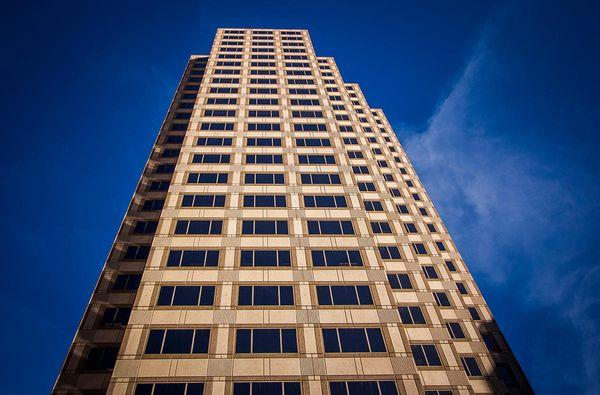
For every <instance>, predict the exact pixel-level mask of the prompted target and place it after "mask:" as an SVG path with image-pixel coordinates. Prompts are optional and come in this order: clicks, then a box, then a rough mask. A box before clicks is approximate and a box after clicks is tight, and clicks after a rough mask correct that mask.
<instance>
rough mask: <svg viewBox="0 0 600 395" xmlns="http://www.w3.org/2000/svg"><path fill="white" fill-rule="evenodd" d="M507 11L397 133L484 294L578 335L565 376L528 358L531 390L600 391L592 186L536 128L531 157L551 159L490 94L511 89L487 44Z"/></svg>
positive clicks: (589, 175)
mask: <svg viewBox="0 0 600 395" xmlns="http://www.w3.org/2000/svg"><path fill="white" fill-rule="evenodd" d="M514 11H515V10H514V9H513V10H508V11H507V12H505V13H504V14H503V15H502V16H501V17H500V18H498V19H496V20H495V21H494V23H493V24H491V25H490V26H488V29H487V30H486V31H485V33H484V34H483V37H482V38H481V40H480V41H479V43H478V45H477V47H476V50H475V51H474V54H473V56H472V57H471V59H470V61H469V62H468V64H467V66H466V67H465V69H464V71H463V73H462V74H461V76H460V78H459V79H458V80H457V82H456V83H455V85H454V87H453V89H452V90H451V91H450V93H449V94H448V95H447V97H446V98H445V99H444V100H443V101H441V102H440V104H439V106H438V108H437V109H436V111H435V113H434V114H433V115H432V117H431V118H430V120H429V122H428V126H427V128H426V130H425V131H422V132H417V131H414V130H410V129H408V130H407V128H405V127H404V128H403V127H400V128H397V129H398V130H400V133H399V135H400V136H401V138H402V137H403V136H405V138H403V143H404V146H405V148H406V150H407V152H408V154H409V156H410V157H411V159H412V161H413V163H414V165H415V167H416V169H417V171H418V173H419V175H420V176H421V177H422V180H423V182H424V183H425V184H426V186H427V187H428V192H429V193H430V194H431V196H432V199H433V201H434V202H435V203H436V206H437V208H438V210H439V211H440V213H441V214H442V216H443V217H444V219H445V220H446V223H447V225H448V227H449V228H450V231H451V233H452V234H453V236H454V238H455V241H456V242H457V244H458V247H459V249H460V250H461V252H462V253H463V256H464V258H465V260H466V261H467V264H468V265H469V267H470V268H471V270H472V271H473V272H474V274H475V276H476V279H477V280H478V282H479V283H480V285H482V288H484V291H486V292H485V293H486V294H488V293H489V294H494V295H496V294H498V295H501V294H506V293H512V294H513V297H515V296H514V295H518V296H517V297H515V298H516V299H518V300H519V301H520V303H522V305H521V306H514V309H516V310H520V312H519V313H518V314H522V315H527V314H529V312H530V311H533V310H536V309H546V310H551V311H553V314H554V318H555V319H556V320H557V323H548V324H549V325H550V324H552V325H561V326H565V327H567V328H569V331H572V333H573V334H574V335H575V336H577V342H578V343H579V344H578V345H579V347H580V351H581V352H580V355H579V356H578V357H577V356H576V357H575V360H576V361H577V363H578V365H579V366H575V367H572V369H570V370H569V369H566V370H565V371H563V373H562V374H563V375H564V377H562V378H560V377H557V376H555V375H556V374H557V372H553V371H549V368H548V367H547V365H546V363H545V361H543V360H538V361H537V362H536V361H533V362H534V365H533V366H531V367H529V369H526V371H527V373H528V374H529V375H530V380H532V381H533V385H534V386H536V385H539V388H537V389H538V391H539V390H549V389H550V388H551V386H550V385H548V384H544V383H542V380H543V379H542V378H543V377H545V378H546V379H545V380H547V377H557V378H556V379H555V380H558V381H563V383H568V385H575V386H577V387H578V388H579V389H580V390H581V392H584V393H588V394H592V393H600V380H599V377H600V368H599V365H598V357H597V356H596V355H595V354H594V351H593V350H598V349H600V343H599V341H598V337H597V336H596V333H598V331H599V330H600V325H599V320H598V315H597V313H596V314H594V311H597V310H598V305H599V303H600V300H599V298H598V296H597V291H596V290H597V289H598V286H600V264H599V263H598V261H597V259H596V258H595V256H594V254H593V253H592V247H593V245H594V244H596V242H597V241H598V240H597V236H596V232H595V228H596V225H595V221H594V220H595V219H597V217H598V204H597V202H596V201H595V199H596V196H598V195H599V192H600V191H599V190H598V189H599V188H598V185H599V183H598V181H599V180H598V176H596V175H594V174H593V172H591V171H589V170H588V169H586V168H585V167H583V166H578V165H577V164H576V163H575V164H569V165H566V164H564V163H562V162H561V161H559V160H558V159H555V158H553V157H551V156H552V152H551V149H552V148H551V147H548V146H545V145H544V144H545V143H544V137H543V136H544V131H543V130H533V132H535V133H534V135H536V136H537V139H538V141H536V144H537V150H542V151H541V152H543V151H544V150H546V151H548V153H549V154H550V155H549V156H547V157H546V158H544V157H543V156H541V155H537V153H536V152H534V151H532V150H531V147H530V150H529V151H528V150H527V147H525V148H524V147H523V146H521V145H520V144H519V142H520V140H519V135H520V128H522V127H529V128H531V127H532V126H531V124H528V125H526V126H522V125H521V124H520V122H519V121H520V120H519V117H518V116H515V117H514V119H511V117H510V114H511V111H510V110H511V109H510V106H511V103H507V102H503V101H502V97H500V98H499V97H497V96H498V95H497V94H496V92H497V91H496V90H495V89H493V88H494V87H500V86H502V87H503V88H504V87H505V86H506V84H507V83H510V76H507V75H504V71H505V70H504V69H503V68H502V65H503V62H504V60H503V59H502V58H501V56H502V55H498V54H497V53H496V49H495V39H496V37H497V34H499V31H501V29H502V24H503V22H504V21H505V20H506V18H507V17H510V13H511V12H514ZM509 70H510V69H509ZM512 89H518V87H513V88H512ZM499 90H501V89H499ZM507 115H508V117H507ZM529 135H531V133H529ZM536 144H534V145H533V147H536ZM492 307H493V306H492ZM516 317H517V315H515V319H517V318H516ZM501 324H503V323H502V322H501ZM540 325H541V328H531V329H530V331H531V333H530V335H531V336H541V337H542V338H543V337H544V336H545V334H544V331H545V329H544V325H545V323H540ZM525 337H526V336H525ZM548 337H550V336H548ZM560 341H561V340H560V339H550V338H548V339H544V341H543V342H536V343H533V344H532V345H530V347H535V345H534V344H538V345H540V344H541V345H543V346H544V347H549V346H550V345H551V346H552V347H557V346H555V345H554V344H552V343H554V342H560ZM558 347H560V345H559V346H558ZM562 347H565V346H564V345H563V346H562ZM515 351H518V350H515ZM538 351H539V352H538ZM541 351H542V350H535V349H533V350H532V349H529V350H523V352H528V353H532V355H533V358H532V359H534V358H535V356H536V355H537V356H538V358H539V357H540V356H542V355H545V353H543V352H541ZM556 351H557V355H560V353H561V352H564V351H567V352H568V351H572V352H577V351H576V350H561V349H560V348H557V350H556ZM578 372H579V374H577V373H578ZM553 375H554V376H553ZM565 385H567V384H565ZM559 388H560V385H558V386H556V388H555V390H557V391H560V390H559ZM557 393H558V392H557Z"/></svg>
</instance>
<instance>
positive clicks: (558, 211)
mask: <svg viewBox="0 0 600 395" xmlns="http://www.w3.org/2000/svg"><path fill="white" fill-rule="evenodd" d="M13 3H22V4H19V5H16V4H13V5H12V6H10V5H7V4H5V5H3V10H2V14H3V15H2V16H0V18H2V20H1V21H0V22H1V24H0V29H2V38H1V40H2V55H3V56H2V58H3V59H4V60H3V61H2V62H0V68H1V69H0V72H1V73H0V75H1V76H2V93H1V96H0V97H1V103H0V109H1V111H2V143H3V144H2V146H3V149H4V154H3V158H4V159H3V165H2V177H0V185H1V187H2V192H3V193H2V196H1V199H2V200H1V201H2V204H3V207H4V208H5V209H4V213H3V217H2V231H3V235H2V238H1V243H2V246H1V247H2V251H3V257H4V261H3V263H2V266H1V268H2V272H3V273H2V276H0V317H2V321H3V325H2V332H3V333H2V336H0V347H1V349H2V354H3V358H2V360H3V362H4V363H3V369H2V370H0V382H2V392H3V393H6V394H22V393H32V394H33V393H47V392H48V391H49V389H50V388H51V385H52V384H53V381H54V379H55V377H56V374H57V372H58V370H59V367H60V365H61V363H62V360H63V358H64V355H65V352H66V350H67V347H68V345H69V343H70V341H71V339H72V336H73V334H74V332H75V329H76V326H77V324H78V322H79V319H80V318H81V314H82V312H83V310H84V307H85V304H86V303H87V301H88V298H89V295H90V293H91V291H92V289H93V286H94V284H95V282H96V279H97V277H98V274H99V271H100V268H101V267H102V265H103V261H104V259H105V257H106V255H107V253H108V251H109V248H110V246H111V242H112V240H113V238H114V235H115V233H116V231H117V229H118V226H119V223H120V221H121V218H122V216H123V214H124V212H125V210H126V207H127V205H128V202H129V199H130V197H131V195H132V193H133V189H134V186H135V183H136V181H137V179H138V177H139V175H140V172H141V170H142V168H143V165H144V163H145V161H146V158H147V155H148V153H149V150H150V148H151V144H152V142H153V140H154V137H155V135H156V133H157V130H158V128H159V127H160V124H161V121H162V118H163V117H164V114H165V111H166V109H167V107H168V104H169V102H170V100H171V96H172V94H173V91H174V89H175V86H176V84H177V82H178V79H179V77H180V74H181V72H182V70H183V67H184V65H185V63H186V60H187V58H188V56H189V55H190V54H192V53H198V54H202V53H207V51H208V50H209V48H210V44H211V42H212V38H213V35H214V32H215V29H216V28H217V27H227V26H229V27H243V26H244V27H271V28H276V27H282V28H307V29H309V30H310V33H311V36H312V39H313V42H314V44H315V47H316V50H317V53H318V54H320V55H328V56H334V57H335V58H336V61H337V63H338V65H339V66H340V68H341V71H342V73H343V75H344V78H345V80H346V81H354V82H358V83H360V84H361V86H362V88H363V90H364V92H365V94H366V96H367V99H368V100H369V101H370V104H371V105H372V106H373V107H381V108H383V109H384V111H385V112H386V114H387V116H388V118H389V119H390V121H391V122H392V124H393V125H394V127H395V128H396V131H397V133H398V134H399V137H400V140H401V142H402V143H403V144H404V145H405V147H406V149H407V151H408V153H409V155H410V156H411V157H412V159H413V162H414V165H415V166H416V168H417V170H418V172H419V174H420V176H421V178H422V180H423V181H424V182H425V184H426V186H427V188H428V191H429V193H430V195H431V196H432V198H433V199H434V202H435V203H436V205H437V207H438V209H439V210H440V212H441V214H442V216H443V217H444V219H445V221H446V223H447V226H448V227H449V229H450V231H451V233H452V235H453V236H454V238H455V241H456V242H457V244H458V247H459V249H460V250H461V252H462V254H463V256H464V258H465V259H466V261H467V263H468V265H469V266H470V268H471V270H472V272H473V274H474V276H475V278H476V280H477V282H478V284H479V286H480V288H481V289H482V291H483V293H484V295H485V296H486V298H487V300H488V302H489V304H490V305H491V307H492V310H493V312H494V313H495V315H496V318H497V320H498V321H499V323H500V326H501V327H502V328H503V330H504V333H505V335H506V337H507V338H508V340H509V342H510V344H511V346H512V348H513V350H514V352H515V354H516V355H517V357H518V358H519V360H520V362H521V364H522V366H523V368H524V369H525V371H526V373H527V375H528V376H529V379H530V381H531V383H532V385H533V386H534V388H535V389H536V391H538V392H539V393H547V394H565V393H588V394H592V393H600V367H599V366H600V365H599V363H600V360H599V359H600V358H599V357H598V350H600V344H599V341H598V332H599V331H600V317H599V311H600V306H599V294H600V291H599V288H600V264H599V260H598V253H597V246H598V244H599V242H600V240H599V236H598V234H599V231H600V226H599V225H598V223H599V220H600V218H599V217H600V215H599V204H598V199H599V198H598V196H599V192H600V191H599V176H598V174H600V165H599V161H598V158H597V156H598V153H597V151H598V149H599V148H600V144H599V140H600V137H599V135H598V131H599V130H598V129H599V126H600V109H599V104H598V103H600V100H599V99H600V93H599V88H600V81H599V78H600V77H599V75H600V73H599V70H600V54H599V53H600V51H599V49H598V48H600V42H599V41H600V18H599V10H598V5H597V4H593V2H588V3H585V2H578V1H568V2H563V4H562V5H560V4H558V3H552V2H549V1H540V2H530V1H525V2H512V3H507V2H497V3H494V2H491V1H490V2H487V1H472V2H461V1H458V2H457V1H453V2H449V1H439V2H413V1H410V2H408V1H407V2H404V1H390V2H389V3H387V2H377V1H370V2H356V3H354V2H329V1H325V0H319V1H315V2H312V1H296V2H290V4H289V5H286V4H282V3H283V2H272V3H270V2H261V1H252V2H250V1H243V2H239V4H236V3H237V2H236V1H233V0H230V1H226V2H221V1H211V2H208V1H207V2H165V1H143V2H142V1H139V2H127V1H119V2H112V1H103V2H93V3H92V2H89V3H87V2H68V3H67V2H60V1H54V2H13ZM336 3H337V4H336ZM416 3H426V4H419V5H416Z"/></svg>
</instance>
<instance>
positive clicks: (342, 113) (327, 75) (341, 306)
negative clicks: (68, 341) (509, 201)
mask: <svg viewBox="0 0 600 395" xmlns="http://www.w3.org/2000/svg"><path fill="white" fill-rule="evenodd" d="M531 392H532V391H531V388H530V387H529V384H528V383H527V379H526V378H525V376H524V375H523V373H522V371H521V369H520V368H519V365H518V363H517V361H516V360H515V358H514V356H513V355H512V353H511V351H510V349H509V347H508V345H507V343H506V342H505V341H504V339H503V337H502V334H501V333H500V331H499V329H498V326H497V325H496V323H495V321H494V320H493V317H492V314H491V312H490V310H489V308H488V306H487V304H486V302H485V300H484V298H483V297H482V295H481V293H480V291H479V289H478V288H477V286H476V284H475V282H474V281H473V278H472V277H471V275H470V274H469V271H468V269H467V267H466V265H465V263H464V261H463V260H462V259H461V256H460V254H459V253H458V251H457V250H456V247H455V246H454V244H453V242H452V239H451V237H450V235H449V234H448V233H447V231H446V228H445V227H444V224H443V223H442V221H441V219H440V217H439V215H438V213H437V211H436V210H435V208H434V206H433V204H432V202H431V200H430V199H429V197H428V196H427V193H426V191H425V189H424V188H423V185H422V184H421V182H420V181H419V179H418V177H417V175H416V173H415V170H414V168H413V167H412V165H411V163H410V160H409V158H408V157H407V155H406V153H405V152H404V150H403V148H402V146H401V145H400V143H399V141H398V139H397V137H396V135H395V133H394V132H393V130H392V128H391V126H390V124H389V123H388V121H387V119H386V117H385V115H384V114H383V112H382V111H381V110H380V109H373V108H370V107H369V105H368V104H367V102H366V100H365V97H364V95H363V94H362V92H361V90H360V87H359V86H358V85H357V84H354V83H346V82H344V81H343V79H342V77H341V75H340V72H339V71H338V68H337V67H336V64H335V62H334V60H333V59H332V58H328V57H319V56H317V55H316V54H315V52H314V49H313V46H312V44H311V41H310V37H309V34H308V32H307V31H306V30H265V29H219V30H218V31H217V34H216V36H215V40H214V44H213V46H212V49H211V52H210V55H208V56H192V57H191V59H190V60H189V62H188V64H187V66H186V69H185V72H184V74H183V77H182V79H181V82H180V84H179V86H178V89H177V91H176V93H175V97H174V99H173V102H172V104H171V107H170V109H169V112H168V114H167V117H166V119H165V121H164V123H163V126H162V128H161V131H160V133H159V135H158V137H157V139H156V142H155V145H154V148H153V150H152V153H151V155H150V158H149V160H148V163H147V165H146V167H145V170H144V173H143V175H142V177H141V179H140V181H139V184H138V187H137V189H136V192H135V194H134V197H133V199H132V201H131V204H130V206H129V209H128V211H127V213H126V215H125V218H124V220H123V223H122V225H121V228H120V230H119V233H118V235H117V237H116V239H115V243H114V246H113V248H112V250H111V253H110V255H109V257H108V259H107V262H106V264H105V267H104V269H103V270H102V274H101V276H100V279H99V280H98V283H97V286H96V289H95V291H94V293H93V295H92V297H91V299H90V302H89V305H88V308H87V310H86V312H85V314H84V317H83V319H82V321H81V324H80V327H79V329H78V331H77V334H76V336H75V339H74V341H73V343H72V346H71V348H70V350H69V353H68V355H67V358H66V360H65V363H64V366H63V368H62V371H61V373H60V375H59V377H58V380H57V382H56V384H55V387H54V391H53V393H55V394H101V393H102V394H103V393H109V394H137V395H164V394H181V395H197V394H235V395H242V394H253V395H257V394H267V393H268V394H270V395H271V394H284V395H292V394H301V393H302V394H332V395H339V394H351V395H356V394H381V395H388V394H427V395H434V394H438V395H442V394H444V395H447V394H465V395H466V394H484V393H512V394H527V393H531Z"/></svg>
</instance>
